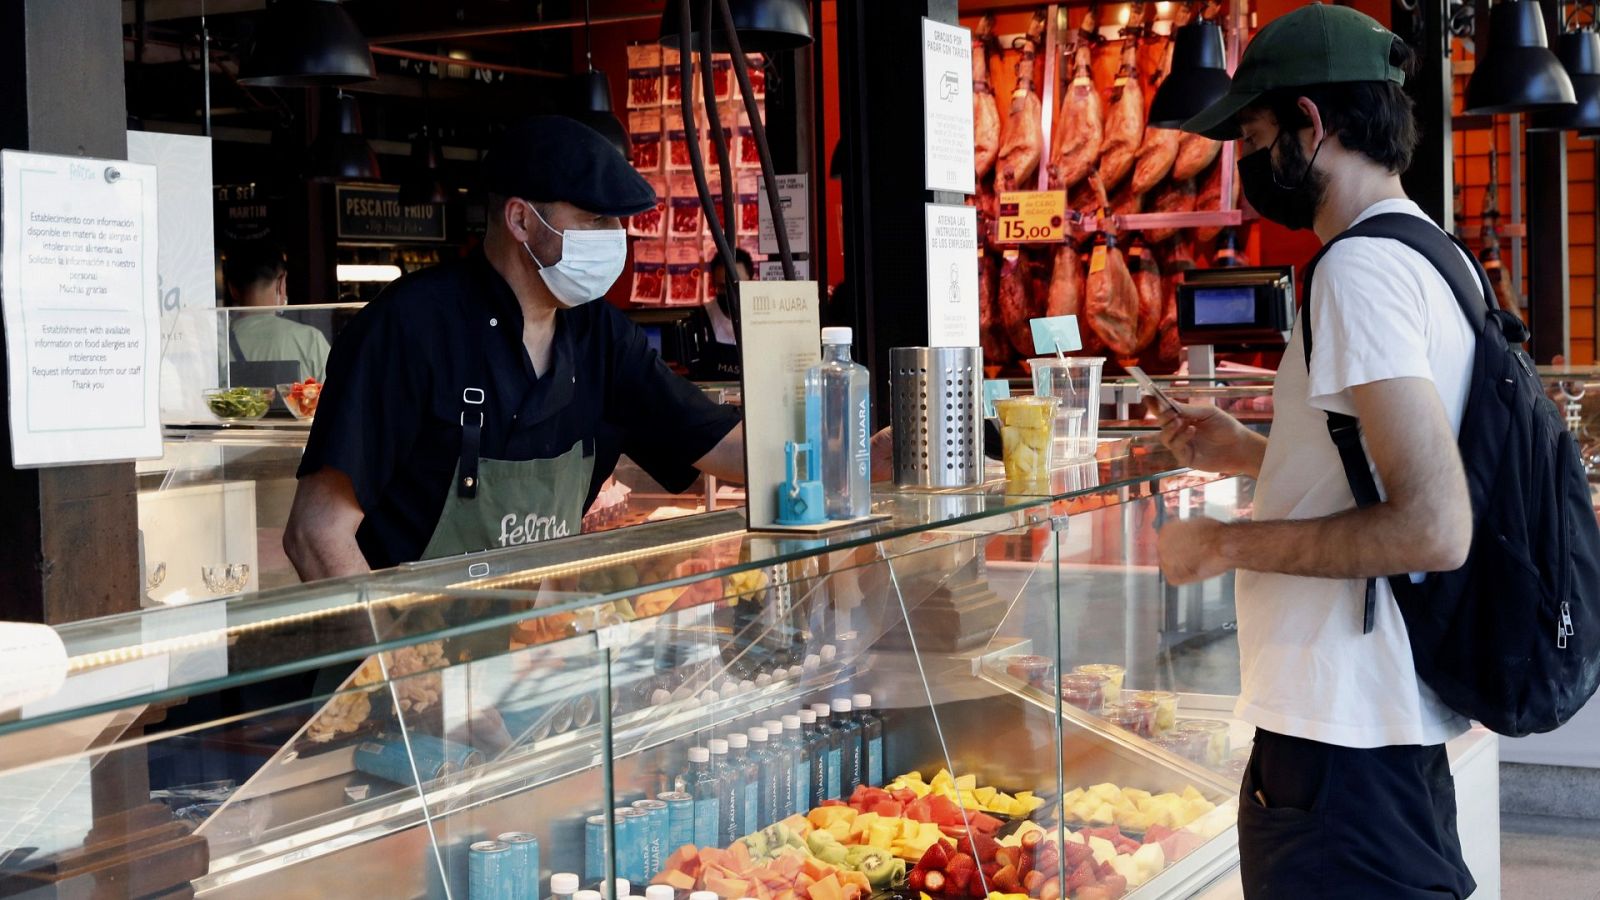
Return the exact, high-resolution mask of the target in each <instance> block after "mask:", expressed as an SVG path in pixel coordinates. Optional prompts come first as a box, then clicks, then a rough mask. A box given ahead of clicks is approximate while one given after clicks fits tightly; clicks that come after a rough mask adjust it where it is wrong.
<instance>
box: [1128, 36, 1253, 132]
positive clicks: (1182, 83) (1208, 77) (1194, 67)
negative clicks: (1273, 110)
mask: <svg viewBox="0 0 1600 900" xmlns="http://www.w3.org/2000/svg"><path fill="white" fill-rule="evenodd" d="M1172 40H1173V44H1172V71H1170V72H1168V73H1167V77H1166V78H1164V79H1162V80H1161V87H1159V88H1157V89H1156V96H1155V99H1154V100H1152V101H1151V102H1150V117H1149V118H1150V127H1152V128H1181V127H1183V123H1185V122H1187V121H1189V120H1190V119H1192V118H1194V117H1195V116H1196V115H1198V114H1199V113H1200V111H1201V110H1203V109H1205V108H1206V107H1208V106H1210V105H1211V104H1213V103H1215V102H1216V101H1218V100H1220V99H1222V95H1223V94H1226V93H1227V92H1228V87H1229V86H1230V85H1231V84H1232V83H1233V79H1232V78H1229V77H1228V68H1227V53H1226V51H1225V50H1223V47H1222V28H1221V26H1219V25H1217V24H1216V23H1215V22H1207V21H1205V20H1204V19H1197V20H1195V21H1193V22H1190V23H1189V24H1187V25H1183V26H1181V27H1179V28H1178V33H1177V34H1176V35H1175V36H1174V37H1173V39H1172Z"/></svg>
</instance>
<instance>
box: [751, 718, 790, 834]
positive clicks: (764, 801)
mask: <svg viewBox="0 0 1600 900" xmlns="http://www.w3.org/2000/svg"><path fill="white" fill-rule="evenodd" d="M750 760H751V762H753V763H755V766H756V824H755V825H754V826H752V827H751V829H750V830H751V831H756V830H758V829H761V828H765V827H767V826H768V825H771V824H772V823H773V822H776V821H778V820H779V819H781V818H783V816H780V815H778V814H777V813H778V810H779V806H778V797H779V796H780V794H779V792H780V791H781V790H782V789H783V780H782V778H781V777H780V776H779V774H778V773H779V767H780V766H783V765H785V764H786V763H785V761H784V760H783V759H782V758H781V757H780V756H778V755H777V754H775V753H774V752H773V749H772V732H770V731H768V730H767V729H766V726H764V725H757V726H755V727H754V728H752V729H750Z"/></svg>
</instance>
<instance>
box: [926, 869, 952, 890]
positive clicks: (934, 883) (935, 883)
mask: <svg viewBox="0 0 1600 900" xmlns="http://www.w3.org/2000/svg"><path fill="white" fill-rule="evenodd" d="M947 881H948V879H946V878H945V874H944V873H943V872H938V871H934V872H929V873H927V874H926V875H925V876H923V882H922V886H923V887H924V888H925V889H926V890H927V891H928V893H930V894H938V893H941V892H943V891H944V889H945V888H946V887H948V886H949V885H948V884H947Z"/></svg>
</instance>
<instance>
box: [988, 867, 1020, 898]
mask: <svg viewBox="0 0 1600 900" xmlns="http://www.w3.org/2000/svg"><path fill="white" fill-rule="evenodd" d="M991 884H992V885H993V887H994V889H995V890H997V891H999V892H1000V893H1002V894H1015V893H1018V892H1019V891H1021V890H1022V880H1021V878H1020V876H1018V874H1017V868H1016V866H1009V865H1007V866H1001V867H1000V870H999V871H998V872H995V873H994V879H993V880H992V882H991Z"/></svg>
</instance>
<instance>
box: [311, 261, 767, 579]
mask: <svg viewBox="0 0 1600 900" xmlns="http://www.w3.org/2000/svg"><path fill="white" fill-rule="evenodd" d="M467 388H482V389H483V391H484V393H485V395H486V396H485V401H484V403H483V404H482V405H481V406H472V405H468V404H465V403H464V402H463V397H462V395H463V391H465V390H466V389H467ZM469 409H470V410H472V411H473V412H474V413H475V412H476V411H477V410H482V411H483V416H484V425H483V438H482V456H483V457H485V458H489V459H502V460H529V459H540V458H547V457H554V456H559V455H561V454H562V453H565V452H567V451H568V450H570V449H571V448H572V446H573V444H574V443H576V442H578V441H580V440H583V439H585V438H589V439H592V440H593V446H594V454H595V460H594V475H593V476H592V477H591V479H590V484H589V493H588V497H587V499H585V501H584V507H585V508H586V509H587V507H588V505H589V504H590V503H592V502H593V501H594V498H595V495H596V493H598V492H599V490H600V485H601V483H602V482H604V481H605V479H606V478H607V477H608V476H609V475H610V474H611V472H612V470H613V469H614V468H615V466H616V463H617V458H618V456H619V455H620V454H623V453H626V454H627V455H628V456H629V458H631V459H632V460H633V461H634V462H636V463H638V464H639V465H640V466H641V467H642V468H643V469H644V470H645V471H646V472H648V473H649V474H650V476H651V477H652V478H654V479H655V480H656V481H658V482H660V483H661V485H662V486H663V487H665V488H667V489H668V490H672V491H681V490H684V489H685V488H687V487H689V486H690V485H691V484H692V483H693V482H694V480H695V476H696V474H697V473H696V471H695V469H694V466H693V464H694V462H695V461H696V460H698V459H700V458H701V457H702V456H704V455H705V454H706V453H707V452H709V451H710V450H711V449H712V448H713V447H715V446H716V445H717V443H718V442H719V441H721V440H722V438H723V437H724V436H725V435H727V433H728V432H729V431H731V430H732V429H733V427H734V426H735V425H736V424H738V422H739V414H738V412H737V410H735V409H733V408H731V407H724V406H718V405H717V404H714V403H712V402H711V401H709V400H707V399H706V398H705V396H704V395H703V394H701V392H700V391H699V390H698V389H697V388H695V386H694V385H692V384H690V383H689V382H687V381H685V380H684V379H682V378H680V377H678V376H677V375H674V374H673V373H672V372H671V371H669V370H668V369H667V367H666V366H665V365H664V364H663V363H662V362H661V359H660V357H659V356H658V355H657V354H656V352H655V351H654V350H652V349H650V347H649V346H648V344H647V342H646V339H645V336H644V334H643V333H642V332H641V331H640V330H639V329H638V328H637V327H635V326H634V324H633V323H632V322H631V321H629V320H628V318H627V316H625V315H623V314H622V312H621V311H619V310H617V309H616V308H615V307H612V306H611V305H609V304H607V303H606V302H604V301H603V300H598V301H595V302H593V303H588V304H585V305H583V306H580V307H577V308H575V309H568V310H562V311H560V312H558V313H556V326H555V337H554V343H553V346H552V348H551V359H550V366H549V369H548V371H546V372H545V374H544V375H543V376H542V377H537V376H535V374H534V371H533V364H532V362H531V361H530V360H529V359H528V354H527V351H526V350H525V349H524V347H523V344H522V310H521V307H520V306H519V305H518V304H517V300H516V296H515V295H514V294H513V293H512V292H511V288H510V287H509V286H508V285H507V284H506V283H505V280H504V279H502V278H501V277H500V275H499V273H497V272H496V271H495V270H494V269H493V268H492V267H491V266H490V265H489V263H488V261H487V260H486V259H485V258H484V256H483V254H482V252H481V251H480V252H477V253H474V254H472V255H471V256H470V257H468V258H467V259H465V260H462V261H460V262H454V263H447V264H445V265H442V266H437V267H435V268H432V269H427V270H425V271H422V272H417V273H415V274H412V275H408V276H406V277H404V278H401V279H400V280H398V281H396V282H394V283H393V284H391V285H390V286H389V287H388V288H387V289H385V290H384V292H383V293H382V294H381V295H380V296H379V297H378V298H377V299H376V300H374V301H373V302H372V303H371V304H369V305H368V306H367V307H366V309H364V310H362V311H361V313H360V314H359V315H358V316H356V318H355V320H354V321H353V322H352V323H351V324H350V326H349V327H347V328H346V329H345V330H344V331H343V332H341V333H340V335H339V339H338V340H337V341H336V342H335V343H334V346H333V353H332V355H331V356H330V357H329V359H328V380H327V385H326V387H325V388H324V389H323V393H322V398H321V400H320V402H319V404H318V406H317V416H316V419H315V421H314V423H313V424H312V427H311V437H310V439H309V440H308V441H307V443H306V451H305V456H304V458H303V459H302V460H301V463H300V472H299V474H300V475H302V476H304V475H307V474H309V473H311V472H315V471H317V470H318V469H321V468H323V467H324V466H329V467H332V468H335V469H338V470H339V471H341V472H344V473H345V474H346V475H348V476H349V477H350V480H351V482H352V483H353V484H354V486H355V494H356V499H357V500H358V501H359V502H360V504H361V509H362V510H363V511H364V513H365V515H366V517H365V519H363V520H362V523H361V527H360V529H359V530H358V531H357V532H356V540H357V541H358V542H359V544H360V545H361V552H362V554H363V555H364V556H365V557H366V559H367V562H368V563H369V564H370V565H372V567H373V568H385V567H388V566H393V565H398V564H400V563H403V562H409V561H412V560H415V559H418V558H419V557H421V555H422V552H423V550H424V548H425V547H426V546H427V544H428V540H429V538H430V537H431V536H432V534H433V529H434V525H435V524H436V523H437V522H438V520H439V515H440V513H441V512H442V510H443V508H444V501H445V496H446V493H447V492H448V491H449V490H450V488H451V486H452V484H453V483H454V478H455V470H456V461H457V459H458V457H459V456H460V452H461V424H460V423H461V418H462V416H463V414H464V413H465V414H472V413H466V410H469ZM484 487H485V490H486V492H487V493H486V494H480V499H481V498H482V497H484V496H491V497H492V491H493V485H488V484H486V485H485V486H484Z"/></svg>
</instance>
